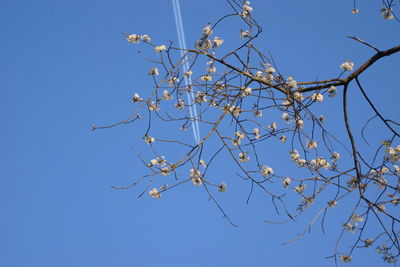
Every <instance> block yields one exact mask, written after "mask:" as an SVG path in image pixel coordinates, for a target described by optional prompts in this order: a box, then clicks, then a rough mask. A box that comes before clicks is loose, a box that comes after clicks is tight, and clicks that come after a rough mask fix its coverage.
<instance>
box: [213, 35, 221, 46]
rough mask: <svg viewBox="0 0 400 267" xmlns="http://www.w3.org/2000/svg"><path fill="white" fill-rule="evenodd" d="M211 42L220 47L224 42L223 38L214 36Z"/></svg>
mask: <svg viewBox="0 0 400 267" xmlns="http://www.w3.org/2000/svg"><path fill="white" fill-rule="evenodd" d="M212 42H213V46H214V47H220V46H221V45H222V44H223V43H224V39H221V38H219V37H217V36H215V37H214V39H213V40H212Z"/></svg>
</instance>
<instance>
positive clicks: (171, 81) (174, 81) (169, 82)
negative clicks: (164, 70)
mask: <svg viewBox="0 0 400 267" xmlns="http://www.w3.org/2000/svg"><path fill="white" fill-rule="evenodd" d="M178 82H179V79H178V77H176V76H171V78H169V80H168V85H169V86H172V85H174V84H175V83H178Z"/></svg>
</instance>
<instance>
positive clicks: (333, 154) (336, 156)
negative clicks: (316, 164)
mask: <svg viewBox="0 0 400 267" xmlns="http://www.w3.org/2000/svg"><path fill="white" fill-rule="evenodd" d="M339 159H340V154H339V153H338V152H336V151H335V152H333V153H332V156H331V160H332V161H337V160H339Z"/></svg>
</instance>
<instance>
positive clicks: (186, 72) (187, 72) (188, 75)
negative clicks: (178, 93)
mask: <svg viewBox="0 0 400 267" xmlns="http://www.w3.org/2000/svg"><path fill="white" fill-rule="evenodd" d="M192 74H193V72H192V71H191V70H187V71H185V73H184V74H183V75H185V77H186V78H189V77H190V76H191V75H192Z"/></svg>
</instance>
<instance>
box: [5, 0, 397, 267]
mask: <svg viewBox="0 0 400 267" xmlns="http://www.w3.org/2000/svg"><path fill="white" fill-rule="evenodd" d="M359 2H361V1H359ZM379 2H380V1H376V3H360V6H359V7H358V8H359V10H360V13H359V14H358V15H357V16H355V15H352V14H351V9H352V1H316V0H313V1H284V2H282V3H281V1H253V3H252V6H253V7H254V9H255V11H254V15H255V17H256V18H257V21H258V22H259V23H260V24H261V25H262V26H263V28H264V32H263V35H262V37H261V38H260V40H259V41H258V44H259V45H260V46H261V47H264V49H265V51H268V50H269V51H271V53H272V54H273V56H274V58H275V60H276V61H277V64H278V65H279V68H280V69H281V70H283V72H284V73H285V74H286V75H295V77H296V78H297V79H298V80H312V79H315V78H316V77H318V78H328V77H331V76H335V75H338V74H339V73H340V69H339V65H340V64H341V63H342V62H343V61H344V60H345V59H347V58H351V60H352V61H354V62H355V63H356V65H360V64H361V63H362V62H363V61H364V60H366V59H367V58H368V57H370V56H371V55H372V51H371V50H370V49H368V48H366V47H363V46H361V45H359V44H357V43H356V42H354V41H352V40H349V39H347V38H345V36H346V35H356V36H358V37H360V38H362V39H365V40H367V41H370V42H371V43H373V44H375V45H376V46H378V47H380V48H382V49H387V48H390V47H392V46H395V45H398V34H396V33H398V30H399V28H398V27H399V25H396V24H395V22H394V21H389V22H388V21H384V20H383V19H382V18H381V17H380V16H379V7H380V5H379ZM181 7H182V13H183V14H182V15H183V21H184V28H185V31H186V37H187V43H188V46H189V47H190V46H191V44H193V43H194V42H195V40H196V39H197V38H198V37H199V35H200V33H201V29H202V27H203V26H204V25H205V24H206V23H207V22H214V21H216V19H217V18H219V17H220V16H221V15H223V14H225V12H226V11H228V10H229V9H228V8H229V7H228V6H227V4H226V3H225V1H223V0H216V1H212V0H204V1H201V2H198V1H181ZM234 26H235V24H232V25H228V26H227V27H228V30H229V29H230V30H232V31H236V30H237V29H235V28H233V27H234ZM0 31H1V34H2V38H1V40H2V41H1V42H0V58H1V60H0V73H1V74H0V90H1V97H0V121H1V132H0V137H1V138H0V147H1V149H0V202H1V203H2V204H1V205H0V206H1V210H2V216H1V220H0V231H1V232H0V233H1V238H0V266H6V267H13V266H16V267H20V266H30V267H34V266H41V267H44V266H60V267H64V266H74V267H75V266H76V267H80V266H86V267H87V266H90V267H91V266H96V267H97V266H98V267H100V266H101V267H103V266H104V267H106V266H121V267H122V266H157V265H158V266H331V265H332V264H333V262H332V261H330V260H326V259H325V256H330V255H331V254H332V251H333V245H334V242H335V240H336V239H335V238H336V237H337V230H338V229H339V228H340V224H341V223H342V222H343V221H342V220H343V219H342V218H339V217H336V215H335V216H332V217H331V221H330V224H329V226H330V227H332V230H331V231H328V233H327V234H326V235H325V236H324V235H322V233H321V231H320V228H319V226H317V227H315V228H314V229H313V231H312V233H311V234H310V235H307V236H305V238H304V239H301V240H300V241H299V242H297V243H296V245H291V244H289V245H285V246H282V245H281V243H282V242H284V241H286V240H288V239H290V238H293V237H294V236H295V235H296V233H298V232H300V231H302V229H303V228H304V223H305V222H307V221H308V220H309V219H310V216H311V215H312V212H310V213H309V214H308V215H307V216H306V217H305V218H304V219H301V220H300V221H299V223H298V224H293V223H290V224H287V225H270V224H265V223H264V222H263V221H262V220H263V219H267V218H268V219H271V218H274V215H273V208H272V207H271V202H270V199H268V198H265V197H264V196H263V195H262V194H259V195H257V194H256V195H255V197H254V199H253V201H252V202H251V203H250V204H249V205H246V204H245V200H246V197H247V192H248V190H249V188H248V186H247V185H246V184H245V183H243V182H242V181H239V179H238V178H237V177H236V176H235V174H234V171H233V166H230V165H229V163H226V165H224V166H220V167H219V168H215V169H214V170H213V175H215V176H216V177H220V179H221V181H225V182H227V183H228V186H229V189H228V191H227V192H226V193H225V194H224V195H220V196H219V199H220V201H221V203H222V204H224V206H225V207H226V210H227V211H228V212H229V214H230V215H231V217H232V219H233V220H234V221H235V223H237V224H239V227H238V228H234V227H231V226H230V225H229V224H228V223H227V222H226V220H224V219H223V218H222V216H221V214H220V212H219V210H218V209H217V208H216V207H215V206H214V205H213V204H212V203H211V202H210V201H208V198H207V195H206V194H205V193H204V192H203V191H202V190H198V188H195V187H193V186H182V187H179V188H178V189H177V190H176V191H175V192H172V193H171V194H168V195H167V194H166V195H165V196H163V198H162V199H160V200H153V199H150V197H148V195H147V194H146V195H145V196H144V197H143V198H140V199H138V198H137V196H138V194H139V193H140V192H141V191H140V189H132V190H127V191H117V190H113V189H111V188H110V185H126V184H128V183H129V181H130V180H131V179H132V178H134V177H137V176H138V175H141V174H143V172H144V170H143V168H142V166H141V165H140V163H139V162H138V160H137V158H136V156H135V153H134V152H133V151H132V149H131V148H132V147H133V146H135V145H136V144H138V143H141V142H142V140H140V139H137V138H136V137H137V136H140V135H141V134H142V131H139V130H138V129H141V128H140V127H141V126H143V124H140V123H139V124H138V125H133V124H132V125H128V126H121V127H116V128H114V129H111V130H102V131H96V132H92V131H90V125H91V124H93V123H95V124H98V125H103V124H109V123H112V122H116V121H118V120H121V119H123V118H125V117H126V116H127V115H129V114H130V112H131V111H132V109H133V106H132V103H130V98H131V96H132V94H133V93H134V92H136V91H139V92H141V94H145V88H146V87H148V86H151V83H150V80H149V79H148V76H147V71H148V69H149V68H150V67H151V66H152V65H151V64H149V63H148V62H146V61H144V60H143V59H141V58H140V57H139V56H138V54H137V49H138V47H135V46H133V45H132V44H129V43H128V42H126V40H125V38H124V37H123V36H122V35H121V32H126V33H139V34H143V33H147V34H149V35H150V36H151V37H152V39H153V40H154V42H155V43H159V44H161V43H167V42H168V40H171V41H175V40H177V37H176V32H175V24H174V19H173V13H172V3H171V2H170V1H161V0H149V1H122V0H121V1H119V0H117V1H102V0H99V1H90V0H88V1H77V0H70V1H57V0H56V1H54V0H52V1H50V0H38V1H23V0H21V1H18V0H17V1H6V0H4V1H1V2H0ZM227 34H228V33H227ZM219 35H221V36H222V37H223V38H224V33H223V32H221V33H219ZM238 41H239V42H240V40H238ZM139 48H140V47H139ZM143 51H145V50H144V49H143ZM151 52H153V51H148V53H151ZM399 62H400V56H399V55H395V56H393V57H391V58H390V59H384V60H382V62H380V63H378V64H377V66H374V67H372V68H371V70H369V71H368V73H367V74H368V75H367V74H366V75H364V76H361V77H360V78H361V79H362V80H363V81H365V84H367V85H368V89H367V91H368V92H369V93H370V94H371V97H372V98H374V99H376V104H377V106H379V107H381V108H383V107H384V108H385V112H386V113H385V114H387V115H389V116H391V117H393V118H394V119H396V118H397V119H399V118H400V114H399V111H398V110H396V108H395V107H396V104H397V102H398V99H399V97H400V93H399V90H397V89H398V85H396V79H398V78H397V77H396V75H398V67H399ZM354 88H355V87H354ZM351 96H352V104H351V112H352V114H354V115H352V116H354V117H357V116H361V117H362V116H363V114H364V113H365V112H366V110H368V107H367V106H366V105H364V103H361V100H360V98H358V95H357V94H356V93H351ZM396 99H397V100H396ZM326 107H327V109H328V110H327V111H326V112H327V114H328V115H327V117H328V122H327V123H328V125H329V126H331V127H332V128H338V129H342V127H343V125H341V124H340V122H338V121H335V120H334V119H333V120H332V121H329V114H331V118H334V117H335V115H334V114H335V112H336V109H338V108H340V103H339V102H337V101H336V102H334V101H333V102H331V103H328V104H327V106H326ZM368 111H369V110H368ZM329 112H330V113H329ZM363 118H368V117H365V116H364V117H363ZM379 127H380V126H379V124H377V125H376V127H372V128H371V130H370V133H369V134H370V136H371V139H372V140H377V141H379V138H381V134H380V132H379ZM339 131H341V130H339ZM165 133H166V134H167V135H168V134H175V133H176V131H172V130H170V129H168V128H166V129H165ZM181 138H186V139H188V140H189V139H190V138H191V136H190V132H189V131H188V132H187V133H186V135H185V136H182V137H181ZM267 149H278V148H277V147H275V146H274V147H272V148H267ZM169 152H170V153H171V152H173V151H169ZM143 153H144V154H145V153H146V152H145V151H143ZM276 153H277V154H278V155H279V153H280V152H279V151H277V152H276ZM285 153H286V152H285ZM275 166H276V167H275V168H276V169H277V170H278V169H284V168H286V166H285V165H284V163H282V164H280V165H279V158H277V159H276V165H275ZM293 171H295V170H293ZM307 219H308V220H307ZM302 223H303V224H302ZM338 226H339V228H338ZM353 259H354V263H352V264H350V266H379V265H381V264H382V262H381V260H380V258H379V257H378V256H377V255H376V253H375V252H374V251H373V249H371V250H360V251H358V252H357V253H356V254H355V255H354V256H353Z"/></svg>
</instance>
